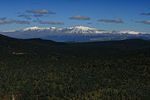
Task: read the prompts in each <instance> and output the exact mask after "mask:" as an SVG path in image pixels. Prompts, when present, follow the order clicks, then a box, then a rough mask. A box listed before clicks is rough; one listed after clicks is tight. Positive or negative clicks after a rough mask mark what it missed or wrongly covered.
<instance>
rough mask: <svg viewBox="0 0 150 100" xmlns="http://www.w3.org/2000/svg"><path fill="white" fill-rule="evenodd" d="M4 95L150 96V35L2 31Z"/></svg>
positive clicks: (22, 99)
mask: <svg viewBox="0 0 150 100" xmlns="http://www.w3.org/2000/svg"><path fill="white" fill-rule="evenodd" d="M0 100H150V41H146V40H140V39H132V40H122V41H108V42H91V43H60V42H54V41H48V40H42V39H28V40H25V39H14V38H10V37H6V36H3V35H0Z"/></svg>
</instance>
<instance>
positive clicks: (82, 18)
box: [70, 15, 90, 20]
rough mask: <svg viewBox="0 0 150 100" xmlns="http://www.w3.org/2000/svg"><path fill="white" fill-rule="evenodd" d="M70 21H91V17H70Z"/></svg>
mask: <svg viewBox="0 0 150 100" xmlns="http://www.w3.org/2000/svg"><path fill="white" fill-rule="evenodd" d="M70 19H75V20H90V18H89V17H87V16H81V15H77V16H73V17H70Z"/></svg>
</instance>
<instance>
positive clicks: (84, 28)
mask: <svg viewBox="0 0 150 100" xmlns="http://www.w3.org/2000/svg"><path fill="white" fill-rule="evenodd" d="M74 28H76V29H81V30H96V29H95V28H90V27H85V26H76V27H74Z"/></svg>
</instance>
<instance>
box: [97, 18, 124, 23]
mask: <svg viewBox="0 0 150 100" xmlns="http://www.w3.org/2000/svg"><path fill="white" fill-rule="evenodd" d="M98 21H99V22H105V23H123V21H122V20H121V19H113V20H112V19H99V20H98Z"/></svg>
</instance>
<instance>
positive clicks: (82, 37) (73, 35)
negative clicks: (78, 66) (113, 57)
mask: <svg viewBox="0 0 150 100" xmlns="http://www.w3.org/2000/svg"><path fill="white" fill-rule="evenodd" d="M1 34H3V35H7V36H11V37H16V38H43V39H48V40H54V41H63V42H64V41H65V42H66V41H67V42H68V41H75V42H83V41H84V42H85V41H108V40H123V39H132V38H141V39H150V34H147V33H145V32H135V31H130V30H127V31H105V30H97V29H95V28H90V27H85V26H76V27H65V28H57V27H48V28H40V27H29V28H26V29H23V30H18V31H12V32H10V31H9V32H1Z"/></svg>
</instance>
